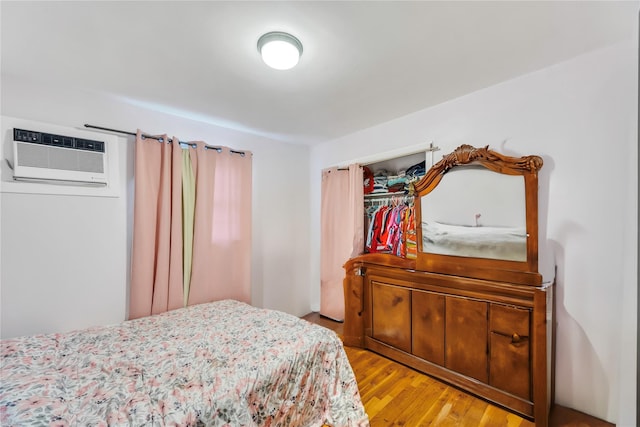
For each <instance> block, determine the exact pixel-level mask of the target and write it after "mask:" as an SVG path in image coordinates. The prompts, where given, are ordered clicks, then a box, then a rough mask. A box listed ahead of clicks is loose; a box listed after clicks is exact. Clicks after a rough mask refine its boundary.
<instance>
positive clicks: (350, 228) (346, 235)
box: [320, 165, 364, 321]
mask: <svg viewBox="0 0 640 427" xmlns="http://www.w3.org/2000/svg"><path fill="white" fill-rule="evenodd" d="M321 198H322V200H321V218H320V222H321V224H320V314H321V315H323V316H325V317H328V318H330V319H334V320H339V321H342V320H344V291H343V286H342V281H343V279H344V269H343V268H342V266H343V265H344V263H345V262H347V260H348V259H349V258H352V257H354V256H357V255H360V254H361V253H362V251H363V250H364V188H363V171H362V167H361V166H359V165H350V166H349V169H348V170H347V169H338V168H331V169H326V170H324V171H323V172H322V187H321Z"/></svg>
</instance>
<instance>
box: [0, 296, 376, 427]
mask: <svg viewBox="0 0 640 427" xmlns="http://www.w3.org/2000/svg"><path fill="white" fill-rule="evenodd" d="M0 343H1V357H2V366H1V368H0V369H1V371H0V373H1V382H0V425H2V426H18V425H20V426H24V425H55V426H58V425H59V426H64V425H69V426H71V425H76V426H79V425H81V426H107V425H109V426H125V425H126V426H142V425H144V426H164V425H172V426H174V425H179V426H322V425H329V426H334V427H340V426H345V427H350V426H368V425H369V421H368V417H367V415H366V413H365V411H364V407H363V406H362V403H361V400H360V395H359V392H358V387H357V383H356V380H355V376H354V374H353V371H352V369H351V366H350V365H349V361H348V359H347V357H346V354H345V352H344V348H343V346H342V342H341V341H340V339H339V337H338V336H337V335H336V334H335V333H334V332H333V331H330V330H329V329H326V328H323V327H321V326H318V325H314V324H311V323H309V322H307V321H305V320H302V319H299V318H297V317H294V316H291V315H288V314H286V313H282V312H279V311H272V310H265V309H259V308H255V307H252V306H250V305H248V304H244V303H240V302H237V301H233V300H224V301H218V302H214V303H208V304H202V305H196V306H192V307H188V308H184V309H179V310H174V311H170V312H167V313H163V314H160V315H155V316H151V317H146V318H142V319H136V320H130V321H126V322H123V323H122V324H119V325H113V326H106V327H95V328H90V329H86V330H81V331H73V332H69V333H63V334H48V335H36V336H28V337H20V338H15V339H6V340H2V341H0Z"/></svg>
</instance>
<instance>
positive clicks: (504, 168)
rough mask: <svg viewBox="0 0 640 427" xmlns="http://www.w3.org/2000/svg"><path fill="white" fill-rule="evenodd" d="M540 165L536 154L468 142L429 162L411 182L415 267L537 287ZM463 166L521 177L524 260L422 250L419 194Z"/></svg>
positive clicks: (424, 193) (429, 189)
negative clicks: (424, 171)
mask: <svg viewBox="0 0 640 427" xmlns="http://www.w3.org/2000/svg"><path fill="white" fill-rule="evenodd" d="M542 164H543V162H542V158H541V157H539V156H534V155H531V156H524V157H509V156H505V155H503V154H500V153H497V152H495V151H492V150H489V146H486V147H483V148H475V147H473V146H471V145H461V146H460V147H458V148H457V149H455V150H454V151H453V152H452V153H450V154H448V155H446V156H444V157H443V159H442V160H440V161H439V162H438V163H436V164H435V165H433V167H432V168H431V169H429V171H428V172H427V174H426V175H425V176H424V177H423V178H422V179H421V180H420V181H418V182H417V183H415V184H414V194H415V203H414V206H415V215H416V221H415V224H416V233H417V243H418V255H417V259H416V269H417V270H421V271H429V272H434V273H443V274H453V275H457V276H465V277H471V278H478V279H489V280H497V281H505V282H510V283H517V284H522V285H532V286H539V285H540V284H541V283H542V276H541V275H540V274H539V272H538V171H539V170H540V168H541V167H542ZM464 165H474V166H476V165H479V166H483V167H485V168H487V169H489V170H491V171H493V172H497V173H501V174H507V175H521V176H523V178H524V187H525V188H524V191H525V208H526V236H527V240H526V245H527V257H526V261H522V262H521V261H509V260H500V259H490V258H474V257H464V256H456V255H441V254H434V253H427V252H423V248H422V242H423V240H422V213H421V209H422V206H421V205H422V203H421V201H422V197H423V196H426V195H428V194H429V193H430V192H431V191H433V190H434V189H435V188H436V187H437V186H438V184H439V183H440V181H441V180H442V179H443V177H444V176H445V175H446V174H447V172H449V171H451V170H452V169H454V168H456V167H460V166H464ZM451 197H457V195H456V194H452V195H451ZM458 197H459V196H458Z"/></svg>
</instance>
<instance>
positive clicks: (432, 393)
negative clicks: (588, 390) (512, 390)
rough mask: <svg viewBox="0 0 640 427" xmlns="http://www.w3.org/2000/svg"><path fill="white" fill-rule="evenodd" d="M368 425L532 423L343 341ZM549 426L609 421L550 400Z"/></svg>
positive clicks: (314, 317) (598, 426)
mask: <svg viewBox="0 0 640 427" xmlns="http://www.w3.org/2000/svg"><path fill="white" fill-rule="evenodd" d="M303 318H304V319H306V320H308V321H310V322H312V323H316V324H319V325H321V326H324V327H326V328H329V329H331V330H334V331H335V332H336V333H337V334H338V335H340V334H342V323H340V322H335V321H333V320H330V319H327V318H325V317H322V316H320V315H319V314H318V313H310V314H308V315H306V316H304V317H303ZM345 351H346V353H347V357H348V358H349V361H350V362H351V366H352V367H353V371H354V373H355V375H356V380H357V381H358V387H359V389H360V396H361V398H362V403H363V404H364V407H365V410H366V411H367V414H368V415H369V419H370V421H371V426H372V427H391V426H405V427H419V426H441V427H445V426H469V427H471V426H473V427H480V426H487V427H494V426H495V427H499V426H507V427H534V423H532V422H530V421H528V420H526V419H523V418H521V417H519V416H517V415H514V414H512V413H510V412H508V411H506V410H504V409H502V408H500V407H498V406H495V405H491V404H489V403H487V402H486V401H484V400H482V399H478V398H476V397H474V396H472V395H470V394H467V393H465V392H463V391H461V390H459V389H457V388H455V387H451V386H448V385H446V384H444V383H442V382H440V381H437V380H435V379H433V378H431V377H429V376H427V375H423V374H421V373H419V372H417V371H415V370H413V369H411V368H408V367H406V366H404V365H401V364H399V363H396V362H394V361H392V360H389V359H387V358H385V357H383V356H380V355H377V354H375V353H373V352H370V351H368V350H362V349H358V348H352V347H345ZM549 424H550V426H551V427H560V426H562V427H613V424H610V423H607V422H605V421H602V420H599V419H597V418H593V417H591V416H588V415H586V414H583V413H581V412H577V411H573V410H571V409H568V408H564V407H562V406H559V405H555V406H554V408H553V410H552V412H551V418H550V420H549Z"/></svg>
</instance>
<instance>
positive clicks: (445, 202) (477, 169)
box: [420, 165, 527, 262]
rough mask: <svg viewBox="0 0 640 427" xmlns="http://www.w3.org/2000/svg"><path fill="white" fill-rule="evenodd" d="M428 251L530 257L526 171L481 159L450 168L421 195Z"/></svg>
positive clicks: (424, 247) (501, 257)
mask: <svg viewBox="0 0 640 427" xmlns="http://www.w3.org/2000/svg"><path fill="white" fill-rule="evenodd" d="M420 204H421V206H420V207H421V209H420V211H421V214H422V221H421V222H422V245H421V251H422V252H425V253H432V254H440V255H454V256H462V257H475V258H489V259H499V260H507V261H520V262H525V261H526V260H527V216H526V197H525V183H524V178H523V176H522V175H505V174H501V173H498V172H494V171H492V170H489V169H487V168H485V167H484V166H479V165H463V166H460V167H457V168H454V169H451V170H449V171H448V172H447V173H446V174H445V175H443V176H442V180H441V181H440V183H439V184H438V186H437V187H435V188H434V189H433V190H432V191H431V192H430V193H428V194H426V195H424V196H422V197H420Z"/></svg>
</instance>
